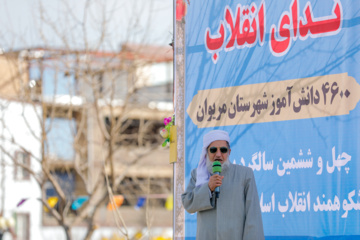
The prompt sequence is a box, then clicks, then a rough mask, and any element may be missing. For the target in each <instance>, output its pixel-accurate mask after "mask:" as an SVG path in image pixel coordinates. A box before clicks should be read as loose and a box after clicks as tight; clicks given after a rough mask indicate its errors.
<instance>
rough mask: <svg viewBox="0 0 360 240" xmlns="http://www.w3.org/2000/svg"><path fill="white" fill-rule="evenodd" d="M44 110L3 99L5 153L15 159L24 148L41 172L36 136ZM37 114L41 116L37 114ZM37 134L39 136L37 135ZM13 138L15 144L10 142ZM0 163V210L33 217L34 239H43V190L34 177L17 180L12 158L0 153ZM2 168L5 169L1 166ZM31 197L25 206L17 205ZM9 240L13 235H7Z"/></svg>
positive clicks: (0, 120) (0, 138)
mask: <svg viewBox="0 0 360 240" xmlns="http://www.w3.org/2000/svg"><path fill="white" fill-rule="evenodd" d="M40 109H41V108H39V107H35V108H34V106H32V105H26V104H23V103H19V102H9V101H6V100H3V99H0V144H1V146H2V147H4V150H5V151H6V152H8V153H9V154H10V155H12V156H14V154H15V151H17V150H21V147H23V148H24V149H26V150H27V151H29V152H30V153H31V154H32V155H33V156H35V158H37V159H35V158H31V159H30V164H31V168H32V169H33V170H34V171H35V172H39V171H40V162H39V161H38V160H39V158H40V153H41V152H40V149H41V144H40V142H39V141H38V140H36V137H39V136H40V124H39V120H38V117H37V114H39V116H41V110H40ZM36 112H37V114H36ZM34 135H35V136H34ZM11 139H13V140H14V141H13V142H11V141H9V140H11ZM0 160H1V161H2V162H3V163H5V165H3V166H4V168H3V169H2V170H3V171H0V175H1V179H3V189H1V191H0V207H2V206H3V207H4V209H3V210H4V217H5V218H8V217H11V216H13V215H14V214H16V213H27V214H29V215H30V224H31V226H30V240H41V239H42V238H41V207H42V206H41V203H40V201H39V200H38V199H39V198H40V197H41V189H40V187H39V185H38V184H37V182H36V181H35V179H34V178H32V177H31V178H30V180H24V181H19V180H15V179H14V165H13V162H12V160H11V159H10V157H9V156H7V155H6V154H5V153H4V152H3V151H1V150H0ZM0 168H1V167H0ZM23 198H27V199H28V200H27V201H26V202H24V203H23V204H22V205H21V206H19V207H17V204H18V203H19V202H20V201H21V199H23ZM7 238H9V234H7Z"/></svg>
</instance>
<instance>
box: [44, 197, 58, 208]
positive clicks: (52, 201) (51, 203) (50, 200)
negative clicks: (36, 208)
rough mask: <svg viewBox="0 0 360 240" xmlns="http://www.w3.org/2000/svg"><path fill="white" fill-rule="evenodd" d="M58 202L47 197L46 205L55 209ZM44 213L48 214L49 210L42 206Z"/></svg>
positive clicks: (54, 198) (56, 198) (56, 199)
mask: <svg viewBox="0 0 360 240" xmlns="http://www.w3.org/2000/svg"><path fill="white" fill-rule="evenodd" d="M58 201H59V198H58V197H49V198H48V199H47V202H48V204H49V205H50V207H51V208H53V207H55V205H56V204H57V202H58ZM44 211H45V212H49V209H48V208H47V207H45V206H44Z"/></svg>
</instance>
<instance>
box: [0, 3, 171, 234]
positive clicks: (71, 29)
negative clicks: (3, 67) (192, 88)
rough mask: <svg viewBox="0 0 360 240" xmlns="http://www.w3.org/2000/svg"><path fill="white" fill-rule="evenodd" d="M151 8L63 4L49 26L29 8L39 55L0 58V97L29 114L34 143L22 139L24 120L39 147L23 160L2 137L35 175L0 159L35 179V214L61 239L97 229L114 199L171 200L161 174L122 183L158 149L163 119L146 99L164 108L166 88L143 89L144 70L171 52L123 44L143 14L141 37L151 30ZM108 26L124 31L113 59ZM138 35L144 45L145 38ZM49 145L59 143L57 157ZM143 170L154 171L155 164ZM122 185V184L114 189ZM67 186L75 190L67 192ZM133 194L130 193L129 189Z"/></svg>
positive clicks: (46, 16) (47, 15)
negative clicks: (38, 206)
mask: <svg viewBox="0 0 360 240" xmlns="http://www.w3.org/2000/svg"><path fill="white" fill-rule="evenodd" d="M109 3H110V4H109ZM152 3H153V2H152V1H150V2H149V6H147V7H146V6H142V7H139V6H136V5H137V4H140V3H139V1H134V2H133V3H127V4H126V3H125V2H121V3H120V4H119V2H117V1H108V2H106V3H104V2H103V1H85V3H84V6H83V9H82V12H81V13H80V14H79V13H78V12H75V11H74V6H73V5H71V4H70V1H63V2H62V4H61V10H60V11H58V12H57V14H58V15H57V16H56V17H54V16H53V15H51V11H49V10H48V9H47V8H48V7H47V6H45V5H44V4H43V2H42V1H39V11H38V13H39V16H38V18H36V19H37V21H38V24H37V26H38V31H39V36H41V38H42V44H40V45H43V47H40V48H31V49H28V50H21V51H15V50H9V51H7V52H6V53H4V54H3V55H2V57H3V58H2V59H4V60H6V64H8V66H11V68H9V69H12V70H11V72H10V73H9V74H8V75H7V77H5V78H3V79H2V80H1V82H3V83H5V82H6V81H8V82H9V83H11V86H9V85H7V84H3V88H1V89H0V93H1V96H2V97H3V98H7V99H9V100H12V101H19V102H22V103H26V104H30V106H32V107H33V108H34V109H36V111H34V112H35V113H37V121H38V125H39V126H40V134H39V133H37V132H34V131H32V126H33V125H34V123H30V122H28V121H27V119H26V117H25V115H24V122H25V124H26V126H27V127H28V129H29V132H31V133H32V134H33V135H34V138H35V139H37V141H39V143H40V146H41V148H40V149H41V154H40V156H35V155H33V154H32V153H31V152H30V151H29V150H28V149H26V147H24V146H23V145H22V144H20V143H17V142H16V141H15V140H14V138H12V137H11V135H10V136H3V139H2V140H3V141H9V142H12V143H13V144H15V145H17V146H18V147H19V148H21V149H22V150H23V151H24V152H26V153H28V154H30V155H31V158H33V159H35V160H36V161H37V162H38V163H39V164H40V166H41V169H40V171H35V170H34V169H32V168H31V166H29V165H26V164H25V163H24V162H19V161H17V159H16V158H14V156H13V154H12V152H11V151H9V149H7V148H6V147H4V146H1V150H2V151H3V152H4V153H5V154H6V155H7V156H8V157H9V158H11V159H12V160H13V164H14V166H20V167H22V168H23V169H25V170H26V171H27V172H28V173H30V175H31V176H33V177H34V178H35V179H36V181H37V183H38V184H39V186H40V187H41V189H42V190H43V193H42V198H41V201H42V203H43V205H44V206H45V207H46V209H48V211H49V213H44V214H50V215H51V216H52V218H53V219H55V220H56V222H57V224H58V225H60V226H62V227H63V229H64V231H65V233H66V238H67V239H68V240H70V239H72V235H71V228H72V227H73V226H77V225H79V224H84V223H85V224H86V228H87V233H86V236H85V237H84V239H91V236H92V234H93V233H94V231H95V230H96V228H97V225H96V224H97V222H96V214H97V212H98V209H99V208H100V207H101V206H104V205H105V204H106V203H107V202H108V201H109V200H110V202H112V204H115V203H114V202H113V195H114V194H115V193H122V194H123V193H128V194H134V195H136V194H140V193H144V192H146V191H145V189H147V191H148V192H149V191H152V190H153V189H157V191H158V193H170V191H171V187H170V186H169V185H168V184H167V183H166V180H168V178H167V177H168V175H166V174H167V173H164V174H162V173H161V171H163V170H161V169H160V170H159V172H158V173H157V175H159V176H160V178H161V177H163V178H164V179H165V180H164V181H156V182H155V181H151V179H150V178H149V174H148V175H146V176H147V177H143V176H140V177H139V175H136V174H135V175H133V177H131V178H130V179H129V177H128V176H129V174H128V173H129V171H132V170H131V169H132V168H131V167H132V166H134V165H136V164H139V163H141V162H142V161H143V160H144V158H146V156H148V155H149V154H151V153H153V152H154V151H158V149H159V146H160V145H161V141H162V140H163V139H161V137H160V135H159V134H158V132H159V130H160V128H161V127H162V119H163V118H164V117H168V116H169V115H171V114H172V112H173V111H172V110H171V109H167V110H164V109H162V110H161V109H157V108H156V100H158V101H165V102H166V101H169V96H172V91H171V89H172V86H171V85H170V86H167V87H166V85H164V87H165V88H159V86H158V87H157V88H155V87H153V88H151V87H149V84H150V83H149V82H150V81H151V75H149V71H148V69H150V68H151V66H153V64H154V63H158V64H159V63H164V64H166V63H170V62H171V58H172V49H171V48H170V47H168V48H167V49H165V52H164V48H155V47H149V46H147V45H144V44H142V45H133V44H129V42H130V41H131V40H135V39H140V40H141V38H140V34H139V31H137V29H138V28H139V26H140V24H139V22H140V21H144V20H143V19H142V18H141V17H140V15H146V17H147V19H146V20H145V21H144V22H145V23H147V26H145V27H144V29H145V30H149V31H151V30H150V29H151V26H150V23H151V19H152V16H153V14H156V13H155V12H154V11H155V10H154V9H152V5H151V4H152ZM147 4H148V3H146V4H143V5H147ZM145 7H146V10H147V11H146V12H144V8H145ZM120 8H124V9H122V10H123V12H124V13H125V14H124V15H125V17H126V16H127V17H129V19H130V20H128V21H125V20H123V19H121V18H120V19H119V18H116V17H115V15H116V14H117V12H118V11H117V10H118V9H120ZM95 10H96V11H95ZM122 17H124V16H122ZM113 19H116V20H117V21H120V23H121V24H120V25H123V27H124V28H123V29H121V31H119V33H121V35H123V36H122V38H121V42H122V44H121V47H120V50H116V51H115V50H114V49H113V47H112V46H111V43H110V40H109V39H110V37H109V36H110V35H111V34H113V33H112V30H113V28H112V27H113V26H114V25H113V22H111V21H112V20H113ZM59 22H62V23H64V24H59ZM123 22H127V24H124V23H123ZM95 30H97V31H95ZM49 31H51V32H52V33H53V34H52V35H51V36H52V38H49V36H48V32H49ZM142 35H143V38H142V40H143V42H145V40H146V37H147V36H149V35H148V32H146V31H145V32H142ZM54 36H55V37H54ZM119 39H120V38H119ZM54 42H55V43H56V44H55V46H56V47H55V46H54V45H53V43H54ZM108 49H110V50H108ZM170 77H172V75H170ZM4 86H6V87H4ZM9 88H10V89H11V91H9ZM161 91H163V93H162V92H161ZM162 94H163V95H162ZM151 101H153V102H152V105H151V104H150V103H151ZM149 106H150V107H149ZM38 109H41V111H39V110H38ZM4 127H6V126H4ZM59 136H66V137H65V139H59V138H58V137H59ZM66 140H69V141H68V142H67V141H66ZM55 141H58V142H62V145H61V147H60V149H59V146H60V145H56V144H54V142H55ZM142 164H145V165H146V163H142ZM148 164H149V163H148ZM150 164H153V165H155V166H156V163H155V162H150ZM159 168H162V167H161V166H159ZM165 169H166V167H165ZM167 169H168V168H167ZM59 172H64V173H65V174H63V176H66V177H61V174H60V175H59ZM167 172H168V171H167ZM140 175H141V174H140ZM69 176H71V177H69ZM159 176H154V177H157V178H159ZM64 178H65V181H64ZM129 180H130V182H132V184H124V183H129ZM124 181H125V182H124ZM74 183H76V186H75V187H76V188H78V189H74ZM152 184H153V186H152ZM154 184H156V186H155V185H154ZM135 185H136V186H137V187H134V186H135ZM49 186H50V188H51V189H52V190H54V192H55V193H56V196H57V197H58V199H59V202H58V203H57V207H53V206H51V205H50V204H49V202H48V199H47V193H46V190H47V189H49ZM139 186H140V189H136V188H139ZM79 189H80V190H79ZM75 192H77V193H78V195H80V194H81V195H84V196H86V197H87V200H86V201H85V203H84V204H83V205H81V206H80V207H79V208H77V209H76V211H74V209H72V203H73V202H74V200H75V199H76V197H77V196H75V195H74V193H75ZM109 196H110V197H109ZM116 218H117V220H119V224H118V227H119V229H122V230H123V231H122V233H123V235H124V236H125V237H126V238H127V239H128V238H129V235H128V233H127V231H126V227H125V226H126V224H125V222H126V219H124V218H123V217H122V216H121V215H120V212H117V215H116Z"/></svg>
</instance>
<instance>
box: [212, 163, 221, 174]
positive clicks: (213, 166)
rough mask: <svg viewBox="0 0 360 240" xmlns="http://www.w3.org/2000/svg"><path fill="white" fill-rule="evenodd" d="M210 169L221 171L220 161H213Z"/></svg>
mask: <svg viewBox="0 0 360 240" xmlns="http://www.w3.org/2000/svg"><path fill="white" fill-rule="evenodd" d="M212 171H213V173H215V172H219V173H220V172H221V163H220V162H219V161H214V162H213V165H212Z"/></svg>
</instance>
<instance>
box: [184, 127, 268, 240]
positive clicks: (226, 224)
mask: <svg viewBox="0 0 360 240" xmlns="http://www.w3.org/2000/svg"><path fill="white" fill-rule="evenodd" d="M230 152H231V149H230V137H229V134H228V133H227V132H225V131H221V130H213V131H210V132H209V133H207V134H205V135H204V139H203V149H202V153H201V156H200V161H199V164H198V167H197V168H196V169H193V170H192V171H191V179H190V182H189V184H188V186H187V188H186V190H185V192H184V193H183V194H182V195H181V197H182V203H183V206H184V208H185V209H186V211H188V212H189V213H195V212H197V231H196V239H197V240H212V239H214V240H215V239H216V240H235V239H237V240H258V239H259V240H260V239H264V230H263V224H262V219H261V211H260V204H259V196H258V193H257V189H256V183H255V178H254V174H253V171H252V169H251V168H249V167H244V166H240V165H235V164H232V163H230V161H229V160H228V158H229V155H230ZM214 162H215V163H214ZM218 162H220V164H221V167H220V166H218ZM215 172H216V174H215ZM215 192H218V193H217V194H216V193H215Z"/></svg>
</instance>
